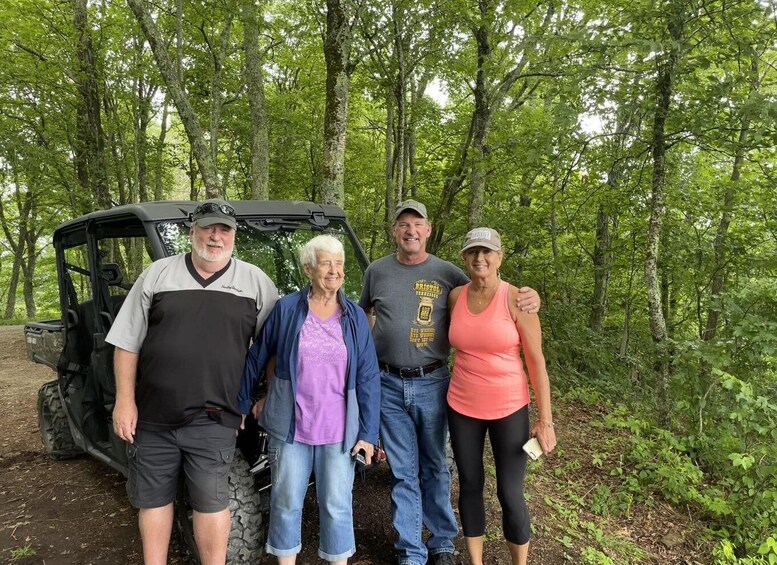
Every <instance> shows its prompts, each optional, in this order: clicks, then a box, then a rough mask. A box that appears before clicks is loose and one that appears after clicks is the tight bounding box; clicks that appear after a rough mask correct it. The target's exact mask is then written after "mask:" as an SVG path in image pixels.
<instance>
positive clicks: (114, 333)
mask: <svg viewBox="0 0 777 565" xmlns="http://www.w3.org/2000/svg"><path fill="white" fill-rule="evenodd" d="M277 300H278V291H277V289H276V288H275V285H274V284H273V282H272V281H271V280H270V278H269V277H268V276H267V275H266V274H265V273H264V272H263V271H262V270H261V269H259V268H258V267H256V266H254V265H251V264H249V263H245V262H243V261H240V260H238V259H234V258H233V259H232V260H231V261H230V262H229V264H228V265H227V266H226V267H224V268H223V269H222V270H221V271H219V272H217V273H214V274H213V275H212V276H211V277H210V278H208V279H203V278H202V277H201V276H200V275H199V273H197V270H196V269H195V268H194V264H193V263H192V258H191V253H186V254H181V255H175V256H173V257H167V258H164V259H160V260H159V261H156V262H154V263H152V264H151V265H150V266H149V267H148V268H147V269H146V270H145V271H144V272H143V273H142V274H141V275H140V277H138V280H137V281H136V282H135V284H134V285H133V287H132V290H131V291H130V293H129V295H128V296H127V299H126V300H125V302H124V304H123V305H122V308H121V310H120V311H119V314H118V315H117V316H116V321H115V322H114V324H113V326H112V327H111V330H110V332H109V333H108V337H107V338H106V341H108V342H109V343H111V344H113V345H115V346H116V347H120V348H122V349H124V350H126V351H129V352H132V353H138V354H139V355H140V357H139V360H138V373H137V382H136V387H135V400H136V403H137V406H138V428H141V429H146V430H169V429H175V428H177V427H180V426H183V425H186V424H187V423H188V422H189V421H191V420H192V419H193V418H194V417H195V416H196V415H197V414H200V413H202V411H203V410H206V409H207V410H208V411H209V412H210V413H211V414H213V415H214V419H216V420H217V421H220V422H221V423H222V424H224V425H225V426H228V427H232V428H237V427H238V426H239V425H240V411H239V410H238V407H237V396H238V391H239V388H240V379H241V376H242V374H243V365H244V363H245V357H246V352H247V350H248V347H249V345H250V342H251V340H253V339H256V337H257V336H258V335H259V332H260V330H261V328H262V324H263V323H264V320H265V319H266V318H267V316H268V315H269V314H270V311H271V310H272V308H273V306H274V305H275V302H276V301H277Z"/></svg>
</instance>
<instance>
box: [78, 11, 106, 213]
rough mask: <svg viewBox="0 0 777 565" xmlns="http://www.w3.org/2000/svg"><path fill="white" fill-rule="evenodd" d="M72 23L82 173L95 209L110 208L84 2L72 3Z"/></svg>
mask: <svg viewBox="0 0 777 565" xmlns="http://www.w3.org/2000/svg"><path fill="white" fill-rule="evenodd" d="M73 24H74V26H75V30H76V34H77V45H76V64H77V71H76V84H77V85H78V91H79V93H80V95H81V100H80V101H79V106H80V108H79V111H78V115H79V120H78V122H79V123H78V131H79V136H78V137H79V139H80V143H81V145H82V147H81V150H82V151H83V152H84V156H83V157H82V159H83V163H85V166H86V170H85V171H82V172H81V174H84V173H85V179H88V180H87V187H88V189H89V191H90V192H91V193H92V194H94V200H95V201H96V202H97V204H98V206H99V207H101V208H109V207H110V205H111V196H110V190H109V189H108V177H107V159H106V158H105V135H104V133H103V127H102V116H101V114H100V78H99V71H98V69H97V57H96V54H95V52H94V44H93V43H92V35H91V28H90V24H89V17H88V12H87V0H73Z"/></svg>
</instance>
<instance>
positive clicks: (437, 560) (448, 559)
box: [432, 551, 456, 565]
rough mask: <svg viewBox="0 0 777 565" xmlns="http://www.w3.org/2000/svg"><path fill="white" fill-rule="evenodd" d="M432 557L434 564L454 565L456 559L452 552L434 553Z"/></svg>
mask: <svg viewBox="0 0 777 565" xmlns="http://www.w3.org/2000/svg"><path fill="white" fill-rule="evenodd" d="M432 558H433V559H434V565H456V559H455V558H454V557H453V553H450V552H447V551H446V552H444V553H435V554H434V555H433V556H432Z"/></svg>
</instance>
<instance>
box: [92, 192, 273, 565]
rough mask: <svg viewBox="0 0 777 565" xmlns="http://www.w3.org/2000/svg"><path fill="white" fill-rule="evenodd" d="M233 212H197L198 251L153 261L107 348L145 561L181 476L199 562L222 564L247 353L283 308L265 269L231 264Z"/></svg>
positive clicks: (152, 556) (224, 206)
mask: <svg viewBox="0 0 777 565" xmlns="http://www.w3.org/2000/svg"><path fill="white" fill-rule="evenodd" d="M236 229H237V222H236V221H235V210H234V208H232V206H231V205H230V204H229V203H228V202H226V201H224V200H220V199H211V200H206V201H205V202H203V203H201V204H199V205H198V206H197V207H196V208H195V209H194V212H193V213H192V226H191V231H190V232H189V240H190V242H191V246H192V252H190V253H182V254H179V255H175V256H173V257H166V258H164V259H160V260H159V261H156V262H154V263H153V264H152V265H151V266H150V267H148V268H147V269H146V270H145V271H144V272H143V273H142V274H141V275H140V277H138V280H137V281H136V282H135V284H134V286H133V287H132V290H131V291H130V293H129V295H128V296H127V299H126V301H125V302H124V305H123V306H122V309H121V311H120V312H119V314H118V316H117V317H116V321H115V322H114V324H113V326H112V327H111V330H110V332H109V334H108V337H107V338H106V341H108V342H109V343H112V344H113V345H115V346H116V350H115V354H114V371H115V373H116V404H115V407H114V410H113V429H114V432H115V433H116V435H117V436H119V437H120V438H121V439H123V440H125V441H127V442H128V445H127V456H128V460H129V479H128V481H127V494H128V496H129V499H130V502H131V503H132V505H133V506H135V507H136V508H138V509H139V512H138V524H139V528H140V535H141V539H142V541H143V559H144V561H145V563H146V564H147V565H156V564H163V563H166V562H167V552H168V545H169V541H170V534H171V531H172V527H173V501H174V499H175V495H176V488H177V484H178V476H179V472H180V471H181V469H183V472H184V476H185V477H186V481H187V487H188V493H189V499H190V500H189V502H190V503H191V505H192V508H193V510H194V516H193V521H194V537H195V540H196V541H197V548H198V550H199V553H200V559H201V561H202V563H203V565H215V564H223V563H224V562H225V561H226V552H227V540H228V539H229V529H230V516H229V508H228V502H229V501H228V493H229V488H228V482H227V477H228V474H229V467H230V464H231V462H232V457H233V455H234V450H235V436H236V432H237V429H238V427H239V426H240V421H241V415H240V410H239V407H238V405H237V397H238V391H239V388H240V379H241V376H242V373H243V364H244V361H245V356H246V352H247V350H248V346H249V344H250V341H251V340H252V339H256V338H257V337H258V335H259V332H260V330H261V327H262V324H263V323H264V320H265V319H266V318H267V316H268V315H269V313H270V311H271V310H272V308H273V306H274V305H275V302H276V301H277V300H278V291H277V290H276V288H275V285H274V284H273V283H272V281H271V280H270V279H269V277H268V276H267V275H266V274H265V273H264V272H262V270H261V269H259V268H258V267H256V266H254V265H250V264H248V263H245V262H243V261H240V260H238V259H235V258H233V257H232V250H233V247H234V244H235V230H236Z"/></svg>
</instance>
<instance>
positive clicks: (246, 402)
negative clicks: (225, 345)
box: [238, 286, 380, 451]
mask: <svg viewBox="0 0 777 565" xmlns="http://www.w3.org/2000/svg"><path fill="white" fill-rule="evenodd" d="M309 292H310V286H308V287H306V288H304V289H302V290H300V291H298V292H295V293H293V294H289V295H287V296H284V297H283V298H281V299H280V300H278V302H276V304H275V307H274V308H273V311H272V312H271V313H270V316H269V318H267V321H265V323H264V327H263V328H262V336H261V338H260V339H259V340H258V341H256V342H255V343H254V345H253V346H252V347H251V349H250V350H249V351H248V356H247V358H246V364H245V368H244V369H243V381H242V383H241V384H240V395H239V397H238V403H239V406H240V411H241V412H242V413H243V414H248V412H249V411H250V410H251V394H252V392H253V390H254V387H255V386H256V381H257V380H258V379H259V376H260V375H261V374H262V371H264V369H265V368H266V367H267V362H268V361H269V359H270V357H272V355H273V353H275V354H276V358H275V373H274V374H273V376H272V379H271V380H270V388H269V391H268V393H267V401H266V402H265V403H264V407H263V409H262V414H261V417H260V419H259V424H260V425H261V426H262V427H263V428H264V429H265V430H267V432H268V433H269V434H271V435H272V436H273V437H276V438H278V439H280V440H283V441H285V442H286V443H292V442H293V441H294V433H295V406H296V396H297V355H298V352H299V334H300V331H301V330H302V324H303V323H304V322H305V318H306V317H307V315H308V294H309ZM337 297H338V301H339V302H340V307H341V308H342V313H343V314H342V319H341V322H340V323H341V325H342V328H343V339H344V341H345V348H346V351H347V354H348V365H347V369H346V373H347V378H346V403H345V406H346V409H345V441H344V446H343V448H344V451H350V450H351V448H352V447H353V446H354V445H355V444H356V442H357V441H359V440H365V441H367V442H369V443H373V444H375V443H378V427H379V425H380V369H379V368H378V358H377V356H376V354H375V344H374V343H373V341H372V333H371V331H370V325H369V322H368V321H367V316H366V314H365V313H364V311H363V310H362V309H361V308H360V307H359V306H358V305H356V304H355V303H354V302H352V301H350V300H348V299H347V298H346V297H345V295H344V294H343V293H342V291H338V293H337Z"/></svg>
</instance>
